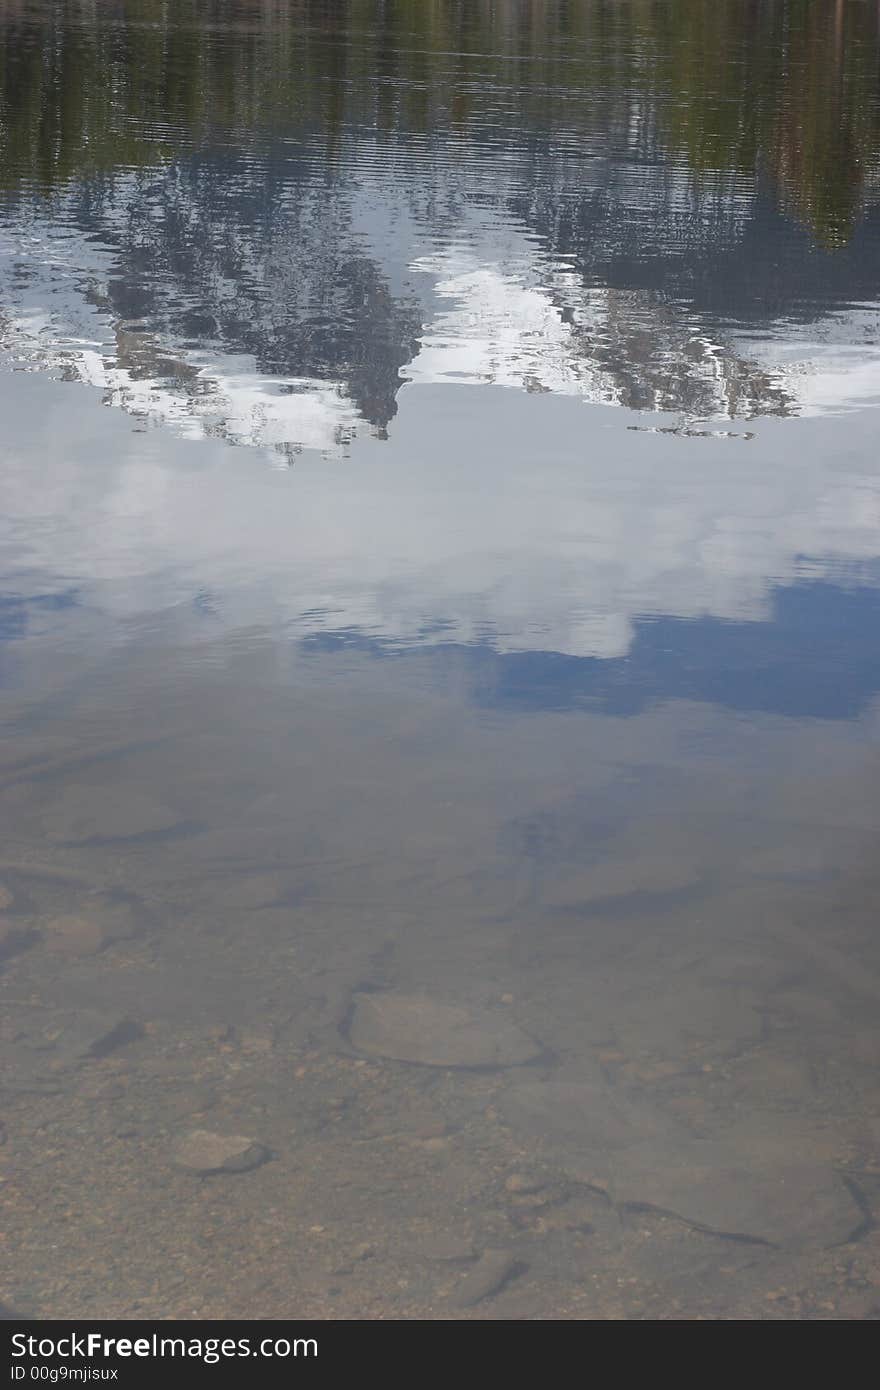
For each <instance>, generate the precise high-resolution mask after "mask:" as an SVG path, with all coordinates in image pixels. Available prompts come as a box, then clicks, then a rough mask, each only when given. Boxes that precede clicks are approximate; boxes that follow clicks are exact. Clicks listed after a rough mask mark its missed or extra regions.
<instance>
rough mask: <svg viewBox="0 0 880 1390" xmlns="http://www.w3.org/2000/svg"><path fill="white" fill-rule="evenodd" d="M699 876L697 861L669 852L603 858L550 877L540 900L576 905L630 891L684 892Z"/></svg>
mask: <svg viewBox="0 0 880 1390" xmlns="http://www.w3.org/2000/svg"><path fill="white" fill-rule="evenodd" d="M700 878H701V869H700V866H699V864H698V863H696V862H695V861H692V860H688V859H676V858H674V857H672V856H669V855H650V856H642V857H641V858H634V859H622V860H612V861H607V860H606V861H600V862H599V863H597V864H593V865H592V866H591V867H589V868H586V869H583V870H580V871H579V872H578V873H577V874H573V875H561V876H559V877H557V878H549V879H548V880H547V881H546V882H545V883H544V886H543V890H542V893H541V899H542V901H543V903H544V904H545V905H546V906H547V907H556V908H577V907H579V906H580V905H581V904H584V905H586V904H592V903H599V902H603V901H604V900H605V899H610V898H626V897H629V896H630V895H631V894H648V895H654V894H664V893H683V892H685V891H686V890H687V889H688V888H693V887H695V886H696V885H697V884H698V883H699V882H700Z"/></svg>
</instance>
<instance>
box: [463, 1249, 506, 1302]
mask: <svg viewBox="0 0 880 1390" xmlns="http://www.w3.org/2000/svg"><path fill="white" fill-rule="evenodd" d="M518 1270H519V1266H518V1262H517V1259H516V1256H515V1255H514V1254H512V1253H511V1251H509V1250H484V1251H483V1254H482V1255H481V1256H480V1258H479V1259H478V1260H477V1262H476V1264H475V1265H474V1266H473V1268H472V1269H469V1270H468V1272H467V1274H466V1275H465V1276H464V1278H463V1279H462V1281H461V1283H460V1284H459V1285H458V1287H457V1288H456V1289H455V1290H454V1292H453V1294H452V1296H451V1299H450V1301H451V1302H452V1303H453V1304H454V1305H455V1306H456V1308H472V1307H473V1306H474V1304H476V1303H481V1302H482V1301H483V1299H484V1298H491V1296H492V1295H493V1294H496V1293H498V1292H499V1291H500V1290H501V1289H502V1288H503V1287H504V1285H505V1284H506V1283H508V1281H509V1280H510V1279H512V1278H513V1276H514V1275H515V1274H516V1273H518Z"/></svg>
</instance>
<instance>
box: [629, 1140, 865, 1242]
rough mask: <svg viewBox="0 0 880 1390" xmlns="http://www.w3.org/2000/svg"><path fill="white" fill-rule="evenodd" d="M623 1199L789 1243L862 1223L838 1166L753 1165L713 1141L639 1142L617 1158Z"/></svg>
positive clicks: (838, 1237) (705, 1225) (795, 1161)
mask: <svg viewBox="0 0 880 1390" xmlns="http://www.w3.org/2000/svg"><path fill="white" fill-rule="evenodd" d="M610 1195H611V1198H612V1200H613V1201H614V1202H616V1203H617V1204H618V1205H624V1206H633V1207H655V1208H657V1209H658V1210H660V1211H664V1212H668V1213H670V1214H671V1215H673V1216H678V1217H680V1218H681V1219H682V1220H683V1221H686V1222H688V1223H689V1224H691V1225H693V1226H697V1227H700V1228H702V1229H703V1230H707V1231H713V1232H715V1233H716V1234H718V1235H726V1236H738V1237H740V1238H741V1239H747V1240H754V1241H763V1242H765V1243H767V1244H770V1245H783V1246H787V1247H790V1248H810V1247H817V1246H818V1247H822V1246H829V1245H839V1244H841V1243H842V1242H843V1241H846V1240H848V1239H849V1238H850V1237H851V1236H853V1235H854V1234H855V1232H856V1231H857V1230H858V1229H859V1227H860V1226H861V1225H862V1223H863V1221H864V1214H863V1212H862V1211H861V1209H860V1207H859V1206H858V1205H857V1203H856V1201H855V1199H854V1198H853V1196H852V1194H851V1193H850V1191H849V1189H848V1188H847V1187H846V1185H845V1184H844V1183H843V1182H842V1180H841V1179H840V1178H839V1177H838V1176H837V1175H836V1174H835V1173H834V1172H833V1170H832V1169H831V1168H829V1167H826V1166H825V1165H822V1164H819V1163H811V1162H809V1161H801V1160H800V1159H799V1158H798V1156H797V1154H796V1153H793V1154H792V1155H791V1158H790V1159H787V1160H786V1159H779V1158H776V1159H773V1160H771V1161H770V1162H767V1163H756V1162H755V1161H754V1159H753V1158H752V1157H750V1156H749V1155H748V1154H746V1153H740V1152H738V1151H737V1148H736V1146H735V1145H732V1144H726V1143H721V1142H718V1141H713V1140H693V1141H691V1142H690V1143H685V1144H682V1143H681V1142H676V1143H674V1144H670V1145H665V1146H659V1147H658V1145H656V1144H640V1145H637V1146H636V1147H634V1148H630V1149H627V1150H626V1151H624V1152H623V1153H621V1154H619V1155H618V1156H617V1157H616V1158H615V1162H614V1165H613V1170H612V1179H611V1187H610Z"/></svg>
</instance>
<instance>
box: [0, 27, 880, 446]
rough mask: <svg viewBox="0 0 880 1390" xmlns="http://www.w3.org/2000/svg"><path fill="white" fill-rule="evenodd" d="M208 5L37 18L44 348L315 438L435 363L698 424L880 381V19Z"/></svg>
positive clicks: (264, 442)
mask: <svg viewBox="0 0 880 1390" xmlns="http://www.w3.org/2000/svg"><path fill="white" fill-rule="evenodd" d="M207 8H208V9H209V10H210V11H211V12H212V13H213V14H214V15H215V17H216V19H217V20H218V22H219V21H221V20H222V21H223V23H222V27H219V25H218V27H216V28H215V27H213V26H212V25H210V24H207V25H206V24H205V23H204V18H205V9H206V7H205V6H204V5H200V6H198V7H195V6H194V5H192V4H190V3H187V0H182V3H180V4H179V5H176V6H175V7H173V9H172V10H169V9H168V7H167V6H164V5H160V4H158V3H154V2H153V0H138V3H133V2H132V3H124V4H121V5H120V6H118V7H117V22H115V23H110V22H107V20H106V16H105V17H104V18H103V19H102V22H101V24H100V25H98V24H96V23H94V20H93V17H91V10H90V7H89V6H88V5H86V4H80V3H75V0H66V2H65V3H61V4H58V5H54V6H48V7H46V6H36V7H34V6H31V5H29V4H27V3H22V4H20V5H16V6H9V7H7V8H6V10H5V11H4V22H3V25H2V27H0V121H2V132H3V146H2V154H0V181H2V185H3V186H4V187H5V190H6V193H5V196H4V199H3V204H2V213H0V285H2V301H0V302H2V305H3V308H2V311H0V347H2V350H3V352H4V354H5V355H6V357H7V359H8V360H11V362H12V363H13V364H14V365H16V366H17V367H19V368H33V369H50V370H52V371H55V372H58V373H60V374H61V375H62V376H63V377H65V378H68V379H76V380H80V381H82V382H85V383H88V384H90V385H92V386H95V387H98V388H100V389H101V390H102V391H103V392H104V395H105V399H106V400H107V401H108V403H110V404H114V405H118V406H121V407H122V408H123V409H125V410H127V411H129V412H130V413H131V414H133V415H135V416H137V417H139V418H141V419H143V420H146V421H149V422H152V423H163V424H166V425H170V426H171V427H173V428H174V429H175V430H177V431H178V432H180V433H182V434H185V435H187V436H192V437H214V436H219V437H223V438H226V439H228V440H230V441H231V442H233V443H240V444H247V445H250V446H254V447H258V448H262V449H267V450H269V451H270V454H271V456H272V457H274V458H276V459H279V460H280V461H287V460H289V459H290V458H292V457H293V456H294V455H295V454H296V452H297V451H299V450H300V449H302V448H312V449H318V450H323V451H328V452H329V451H334V450H337V449H339V448H340V447H343V448H344V447H345V446H346V445H348V444H349V443H350V441H351V440H352V438H353V437H354V435H355V434H356V433H357V432H358V431H359V430H364V429H368V430H369V431H370V432H372V433H374V434H377V435H379V436H380V437H381V436H383V435H384V434H385V433H386V432H387V430H388V428H389V425H391V422H392V421H393V419H394V416H395V413H396V411H397V408H398V397H399V392H400V390H401V388H402V386H403V385H404V384H406V383H421V384H431V385H435V384H438V383H448V382H458V383H461V382H466V383H475V384H493V385H496V386H504V387H509V388H515V389H517V390H524V391H529V392H551V393H556V394H563V395H569V396H574V397H577V398H580V399H582V400H584V401H586V402H592V403H604V404H612V405H618V406H622V407H625V408H626V409H627V410H629V411H639V412H644V413H646V414H647V416H648V417H659V418H658V419H653V418H648V419H646V420H645V425H646V426H647V427H650V428H660V429H665V430H670V429H671V430H678V431H680V432H683V433H690V434H694V433H696V434H699V433H703V432H705V431H706V430H709V431H712V432H718V431H720V432H729V433H734V434H744V433H745V434H747V433H748V428H747V424H743V423H742V422H748V421H750V420H753V419H755V418H756V417H759V416H763V415H776V416H786V415H796V414H801V413H816V412H820V413H822V412H827V411H835V410H839V409H841V408H845V407H847V406H849V405H855V404H862V403H865V402H867V401H873V400H875V399H876V397H877V395H878V394H880V355H878V349H877V346H876V326H877V324H876V319H877V311H876V308H875V301H876V299H877V297H878V294H880V286H878V281H880V256H878V254H877V252H878V249H880V217H878V213H877V210H876V209H875V207H874V206H873V204H872V201H871V200H872V197H873V195H874V193H875V191H876V188H877V170H878V150H880V121H878V101H877V81H876V71H877V66H876V64H877V55H878V51H880V49H878V34H877V11H876V7H874V6H871V5H867V4H859V3H846V4H840V5H837V6H835V5H816V4H810V3H809V0H800V3H797V2H796V0H776V2H775V3H774V0H767V2H766V3H762V4H758V5H756V6H743V5H742V4H740V3H709V0H683V3H681V4H678V5H676V6H673V7H670V6H668V5H661V4H656V3H639V2H638V0H631V3H624V4H613V5H612V4H607V3H587V4H579V5H569V4H565V3H561V2H560V3H557V4H553V3H542V4H537V3H520V4H518V5H511V6H504V7H502V8H501V9H497V8H496V7H493V6H490V5H481V4H477V5H471V6H462V5H458V4H455V3H452V0H435V3H419V4H409V3H404V2H403V0H400V2H399V3H396V4H387V5H381V6H379V5H375V4H368V3H355V0H351V3H348V4H345V3H339V4H336V5H331V6H328V5H310V4H285V3H281V4H278V3H273V4H271V5H270V4H257V3H252V4H247V3H239V4H231V3H215V4H212V5H210V6H208V7H207ZM197 11H198V15H197ZM197 18H200V19H201V21H202V22H201V23H197V22H196V20H197ZM343 20H344V23H343ZM231 32H232V33H233V34H234V39H233V38H231V37H230V33H231ZM746 72H748V75H749V76H748V81H746V80H745V76H744V74H745V73H746ZM86 93H88V96H86ZM551 94H552V95H551ZM245 132H247V133H245ZM866 267H867V269H866Z"/></svg>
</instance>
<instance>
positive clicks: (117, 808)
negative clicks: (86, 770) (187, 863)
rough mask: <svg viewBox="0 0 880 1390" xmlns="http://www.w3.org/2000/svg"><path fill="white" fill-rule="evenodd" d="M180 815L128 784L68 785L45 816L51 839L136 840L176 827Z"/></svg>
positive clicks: (64, 841)
mask: <svg viewBox="0 0 880 1390" xmlns="http://www.w3.org/2000/svg"><path fill="white" fill-rule="evenodd" d="M179 824H180V816H178V815H177V813H176V812H175V811H172V810H171V808H170V807H168V806H165V805H163V804H162V802H160V801H154V800H153V798H152V797H149V796H145V795H144V794H143V793H142V792H138V791H135V790H133V789H130V788H126V787H69V788H68V789H67V791H66V792H65V793H64V794H63V795H62V796H61V797H60V798H59V799H58V801H56V802H55V804H54V806H52V807H50V809H49V810H48V811H47V812H46V813H45V815H44V816H43V825H44V828H45V830H46V834H47V835H48V836H49V839H50V840H54V841H56V842H57V843H58V844H69V845H79V844H87V843H88V842H89V841H90V840H99V841H100V840H133V839H137V838H138V837H140V836H142V835H157V834H161V833H163V832H165V831H168V830H173V829H174V827H175V826H177V825H179Z"/></svg>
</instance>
